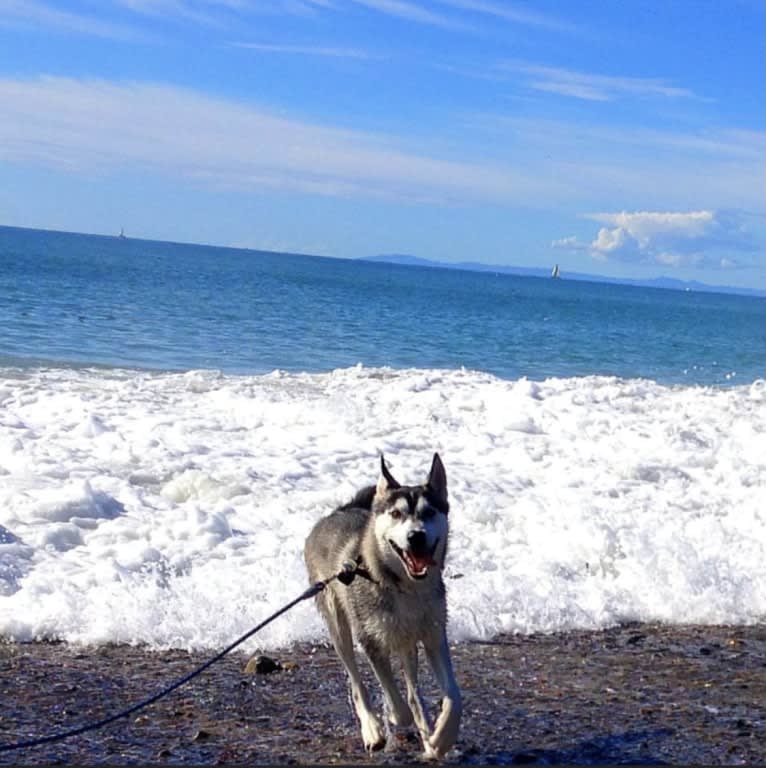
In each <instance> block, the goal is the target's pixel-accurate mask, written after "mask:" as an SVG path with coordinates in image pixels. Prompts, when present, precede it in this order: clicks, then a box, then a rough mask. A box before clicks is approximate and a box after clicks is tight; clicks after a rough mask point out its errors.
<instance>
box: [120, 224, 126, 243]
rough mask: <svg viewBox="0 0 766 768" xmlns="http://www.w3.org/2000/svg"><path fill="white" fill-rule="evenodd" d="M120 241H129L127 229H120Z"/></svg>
mask: <svg viewBox="0 0 766 768" xmlns="http://www.w3.org/2000/svg"><path fill="white" fill-rule="evenodd" d="M119 238H120V240H127V239H128V238H127V237H125V229H124V228H123V227H120V234H119Z"/></svg>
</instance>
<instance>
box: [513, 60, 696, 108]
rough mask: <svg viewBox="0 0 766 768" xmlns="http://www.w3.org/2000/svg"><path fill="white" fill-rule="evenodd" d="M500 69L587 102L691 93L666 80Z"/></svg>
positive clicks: (524, 66) (525, 66) (516, 64)
mask: <svg viewBox="0 0 766 768" xmlns="http://www.w3.org/2000/svg"><path fill="white" fill-rule="evenodd" d="M502 68H504V69H508V70H511V71H513V72H517V73H521V74H523V75H527V86H528V87H530V88H533V89H535V90H538V91H545V92H547V93H557V94H560V95H562V96H570V97H572V98H575V99H583V100H586V101H611V100H613V99H615V98H620V97H623V96H634V97H635V96H638V97H662V98H668V99H677V98H691V97H694V93H693V92H692V91H690V90H688V89H687V88H679V87H677V86H675V85H672V84H671V83H669V82H667V81H666V80H662V79H658V78H644V77H613V76H610V75H598V74H592V73H590V72H578V71H576V70H572V69H564V68H562V67H550V66H544V65H541V64H533V63H530V62H525V61H508V62H505V63H504V64H503V65H502Z"/></svg>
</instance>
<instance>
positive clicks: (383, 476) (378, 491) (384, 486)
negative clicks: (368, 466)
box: [375, 453, 401, 498]
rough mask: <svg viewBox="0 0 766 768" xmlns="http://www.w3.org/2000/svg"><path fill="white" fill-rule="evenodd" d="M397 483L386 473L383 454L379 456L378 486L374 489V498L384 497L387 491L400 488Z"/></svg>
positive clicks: (386, 468)
mask: <svg viewBox="0 0 766 768" xmlns="http://www.w3.org/2000/svg"><path fill="white" fill-rule="evenodd" d="M400 487H401V486H400V485H399V483H397V482H396V480H395V479H394V476H393V475H392V474H391V473H390V472H389V471H388V467H387V466H386V460H385V459H384V458H383V454H382V453H381V454H380V478H379V479H378V485H377V487H376V488H375V497H376V498H377V497H379V496H385V495H386V493H388V492H389V491H393V490H395V489H396V488H400Z"/></svg>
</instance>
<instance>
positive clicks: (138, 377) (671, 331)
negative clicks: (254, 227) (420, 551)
mask: <svg viewBox="0 0 766 768" xmlns="http://www.w3.org/2000/svg"><path fill="white" fill-rule="evenodd" d="M476 258H477V259H480V254H477V255H476ZM435 450H438V451H439V452H440V454H441V456H442V458H443V460H444V463H445V466H446V469H447V475H448V482H449V489H450V498H451V504H452V510H453V511H452V513H451V521H452V533H451V539H450V561H449V565H448V568H447V571H446V574H445V576H446V583H447V587H448V599H449V609H450V634H451V637H452V638H453V639H455V640H465V639H471V638H489V637H492V636H494V635H496V634H498V633H502V632H521V633H531V632H550V631H566V630H571V629H593V628H600V627H606V626H610V625H614V624H618V623H622V622H628V621H662V622H668V623H675V624H683V623H698V622H701V623H755V622H762V621H766V511H764V509H763V502H762V500H763V498H764V486H766V300H764V299H763V298H753V297H745V296H735V295H726V294H714V293H697V292H679V291H668V290H661V289H653V288H638V287H632V286H620V285H612V284H598V283H587V282H574V281H567V280H566V279H561V280H552V279H540V278H533V277H515V276H510V275H505V274H491V273H478V272H477V273H473V272H466V271H456V270H445V269H436V268H426V267H406V266H399V265H392V264H384V263H379V262H368V261H362V260H340V259H328V258H320V257H310V256H302V255H287V254H275V253H264V252H256V251H249V250H243V249H227V248H217V247H210V246H197V245H182V244H173V243H159V242H150V241H143V240H133V239H130V238H128V239H120V238H116V237H111V238H110V237H98V236H89V235H76V234H64V233H54V232H43V231H35V230H22V229H15V228H8V227H0V637H3V638H6V639H10V640H15V641H26V640H32V639H61V640H66V641H69V642H75V643H89V644H103V643H110V642H125V643H133V644H139V643H140V644H145V645H147V646H148V647H150V648H170V647H180V648H189V649H192V648H194V649H203V648H218V647H221V646H222V645H225V644H227V643H229V642H230V641H231V640H233V639H234V638H236V637H237V636H238V635H240V634H242V633H243V632H244V631H246V630H247V629H249V628H250V627H251V626H253V625H254V624H255V623H257V622H258V621H260V620H261V619H262V618H263V617H264V616H266V615H267V614H268V613H270V612H271V611H273V610H275V609H276V608H278V607H280V606H281V605H282V604H283V603H285V602H287V601H288V600H290V599H292V598H293V597H295V596H296V595H297V594H299V593H300V592H301V591H302V590H303V589H304V588H305V585H306V573H305V568H304V566H303V563H302V546H303V541H304V539H305V536H306V535H307V533H308V531H309V530H310V528H311V526H312V525H313V523H314V522H315V521H316V520H317V519H318V518H319V517H320V516H321V515H323V514H325V513H326V512H328V511H330V510H331V509H332V508H333V507H334V506H335V505H337V504H338V503H340V502H343V501H346V500H347V499H348V498H349V497H350V496H351V495H352V494H353V492H354V491H355V490H356V489H357V488H358V487H359V486H360V485H363V484H368V483H370V482H374V480H375V479H376V476H377V469H378V462H379V455H380V453H384V454H385V456H386V458H387V460H388V462H389V464H390V466H391V467H392V470H393V472H394V474H395V475H396V476H397V477H398V478H399V479H400V480H402V481H404V482H416V481H420V480H421V479H423V478H424V477H425V474H426V473H427V471H428V467H429V466H430V460H431V456H432V453H433V451H435ZM324 636H325V635H324V629H323V627H322V625H321V622H320V620H319V618H318V616H317V614H316V612H315V611H314V610H313V609H312V608H310V607H306V606H304V607H302V608H298V609H296V612H295V613H294V614H291V616H290V618H289V619H287V620H282V621H280V622H275V623H274V624H272V625H271V626H270V627H269V628H268V629H267V630H266V631H265V632H264V633H263V634H261V635H259V636H258V638H257V640H255V641H252V642H257V643H258V644H259V645H263V646H271V647H274V646H284V645H287V644H290V643H292V642H295V641H302V640H307V639H317V638H319V637H324Z"/></svg>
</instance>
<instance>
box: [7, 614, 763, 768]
mask: <svg viewBox="0 0 766 768" xmlns="http://www.w3.org/2000/svg"><path fill="white" fill-rule="evenodd" d="M259 653H262V654H263V655H268V656H269V657H270V658H272V659H274V660H275V661H276V662H277V664H278V666H279V667H281V668H280V669H277V670H276V671H273V672H271V673H269V674H259V673H255V672H246V671H245V670H246V667H247V662H248V655H247V654H240V653H236V652H235V653H232V654H230V655H229V656H227V657H225V658H224V659H223V660H222V661H221V662H219V663H217V664H215V665H213V666H212V667H210V668H209V669H208V670H206V671H205V672H204V673H203V674H202V675H200V676H198V677H196V678H195V679H193V680H192V681H190V682H189V683H188V684H187V685H185V686H183V687H181V688H180V689H178V690H176V691H175V692H173V693H171V694H170V695H169V696H167V697H165V698H163V699H161V700H159V701H158V702H156V703H154V704H152V705H151V706H149V707H147V708H146V709H144V710H141V711H140V712H138V713H135V714H134V715H132V716H130V717H129V718H124V719H121V720H118V721H116V722H114V723H112V724H110V725H108V726H105V727H103V728H101V729H98V730H95V731H92V732H88V733H86V734H83V735H80V736H77V737H73V738H70V739H66V740H64V741H61V742H57V743H52V744H47V745H44V746H40V747H35V748H30V749H25V750H23V751H1V752H0V764H2V765H19V764H23V765H40V764H56V763H71V764H79V765H97V764H110V765H131V764H142V765H177V764H193V765H220V764H250V765H253V764H355V765H367V764H369V765H387V764H415V763H418V762H420V761H421V752H420V748H419V743H418V741H417V739H416V737H415V734H414V732H413V731H411V730H410V729H397V730H396V731H395V732H394V733H392V734H391V737H390V739H389V746H388V748H387V749H386V750H385V751H383V752H379V753H375V754H372V755H367V754H365V752H364V750H363V748H362V744H361V740H360V738H359V733H358V730H357V725H356V722H355V720H354V716H353V714H352V711H351V709H350V706H349V704H348V698H347V687H346V680H345V674H344V672H343V670H342V668H341V665H340V663H339V661H338V659H337V658H336V656H335V654H334V652H333V651H332V649H331V648H330V647H329V646H328V645H325V644H298V645H294V646H291V647H287V648H282V649H279V650H273V651H269V649H266V648H264V649H261V650H260V651H259ZM452 653H453V658H454V663H455V667H456V672H457V675H458V679H459V681H460V684H461V687H462V690H463V696H464V705H465V711H464V718H463V724H462V728H461V732H460V737H459V739H458V742H457V745H456V747H455V749H454V750H453V751H452V752H451V753H450V754H449V755H448V757H447V759H446V761H445V762H446V763H448V764H485V765H487V764H496V765H516V764H540V765H550V764H561V763H568V764H606V763H611V764H614V763H632V764H647V765H649V764H691V763H697V764H710V765H713V764H716V765H741V764H748V765H753V764H764V763H766V626H764V625H757V626H747V627H744V626H674V627H668V626H662V625H648V624H631V625H626V626H622V627H617V628H611V629H606V630H602V631H597V632H578V631H574V632H566V633H560V634H556V633H554V634H541V635H528V636H525V635H503V636H500V637H497V638H495V639H494V640H492V641H489V642H470V643H458V644H456V645H454V646H453V649H452ZM207 658H209V656H208V655H206V654H203V653H187V652H185V651H155V650H147V649H145V648H141V647H131V646H124V645H105V646H100V647H89V646H76V645H70V644H66V643H5V644H2V645H0V742H1V743H2V744H9V743H11V742H15V741H19V740H24V739H31V738H34V737H39V736H44V735H48V734H50V733H56V732H59V731H64V730H67V729H72V728H75V727H77V726H79V725H82V724H84V723H87V722H90V721H94V720H99V719H101V718H104V717H106V716H108V715H110V714H112V713H114V712H117V711H119V710H122V709H126V708H128V707H130V706H131V705H133V704H134V703H136V702H138V701H140V700H142V699H145V698H148V697H149V696H151V695H152V694H153V693H155V692H156V691H159V690H160V689H162V688H163V687H164V686H165V685H167V684H169V683H170V682H172V681H173V680H176V679H178V678H180V677H183V676H184V675H186V674H187V673H189V672H190V671H191V670H192V669H194V668H195V666H196V665H198V664H201V663H203V662H204V661H205V660H207ZM365 668H366V665H365ZM424 689H425V692H426V694H427V699H428V701H429V702H430V703H431V705H432V709H435V708H436V706H437V703H438V698H437V694H436V691H435V689H434V687H433V682H432V681H431V679H430V677H429V676H428V673H427V672H424Z"/></svg>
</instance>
